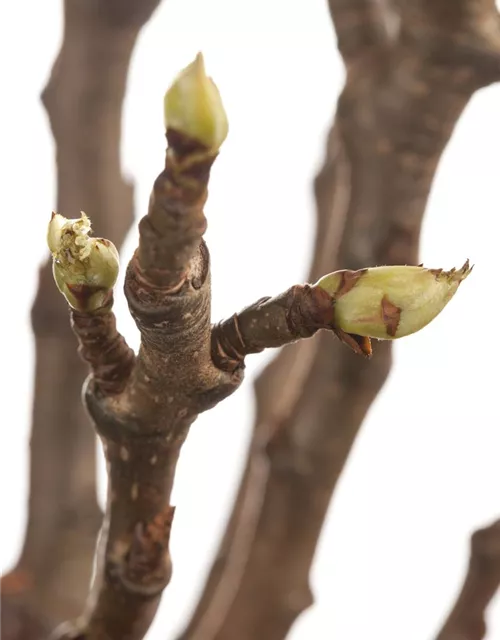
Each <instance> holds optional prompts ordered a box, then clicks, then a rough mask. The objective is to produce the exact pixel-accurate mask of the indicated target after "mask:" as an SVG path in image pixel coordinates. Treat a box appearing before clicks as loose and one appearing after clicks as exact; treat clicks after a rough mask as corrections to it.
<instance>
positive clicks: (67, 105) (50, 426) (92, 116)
mask: <svg viewBox="0 0 500 640" xmlns="http://www.w3.org/2000/svg"><path fill="white" fill-rule="evenodd" d="M158 3H159V0H145V1H140V2H139V1H137V0H126V1H122V2H118V1H117V0H66V1H65V3H64V12H65V14H64V16H65V23H64V38H63V42H62V46H61V50H60V52H59V55H58V57H57V60H56V62H55V64H54V67H53V70H52V75H51V77H50V80H49V82H48V85H47V87H46V89H45V90H44V92H43V96H42V100H43V103H44V106H45V108H46V110H47V113H48V116H49V120H50V124H51V127H52V132H53V135H54V140H55V145H56V160H57V185H58V186H57V208H58V210H59V211H60V212H61V213H63V214H65V215H67V216H69V217H76V216H78V215H79V212H80V210H81V209H83V210H85V211H86V212H87V213H88V214H89V215H90V216H91V218H92V220H93V221H94V223H95V230H96V231H97V232H98V234H99V235H103V236H106V237H112V238H113V239H114V241H115V244H117V246H120V245H121V243H122V241H123V240H124V238H125V235H126V233H127V231H128V229H129V227H130V225H131V223H132V221H133V190H132V186H131V185H130V184H128V183H126V182H125V181H124V179H123V177H122V174H121V168H120V138H121V112H122V104H123V98H124V94H125V88H126V80H127V72H128V68H129V63H130V57H131V54H132V50H133V48H134V45H135V42H136V39H137V35H138V33H139V31H140V29H141V27H142V26H143V24H144V23H145V22H146V21H147V20H148V19H149V17H150V16H151V14H152V12H153V11H154V9H155V8H156V6H157V5H158ZM49 213H50V212H49ZM32 323H33V331H34V334H35V349H36V369H35V388H34V398H35V400H34V407H33V424H32V433H31V463H30V497H29V515H28V526H27V531H26V537H25V542H24V547H23V551H22V554H21V557H20V559H19V562H18V564H17V567H16V568H15V569H14V570H13V572H11V574H9V575H7V576H6V578H5V579H4V581H3V582H2V604H3V607H2V632H3V638H4V639H5V640H14V639H15V638H23V639H27V640H31V639H35V638H37V637H41V634H42V635H43V630H44V629H47V628H53V626H54V625H55V624H57V623H58V622H61V621H62V620H64V619H66V618H67V617H72V616H74V615H77V614H78V613H79V612H80V611H81V608H82V606H83V603H84V600H85V596H86V593H87V590H88V584H89V581H90V575H91V569H92V559H93V556H94V550H95V541H96V535H97V531H98V529H99V527H100V525H101V520H102V515H101V512H100V509H99V507H98V505H97V501H96V468H95V447H96V442H95V435H94V432H93V430H92V428H91V426H90V424H89V419H88V416H87V415H86V412H85V410H84V408H83V406H82V403H81V387H82V382H83V380H84V377H85V371H86V367H85V365H84V364H83V362H82V361H81V360H80V358H79V357H78V354H77V351H76V345H75V338H74V336H73V334H72V332H71V330H70V326H69V321H68V311H67V306H66V304H65V303H64V300H63V298H62V297H61V296H60V294H59V292H58V291H57V289H56V288H55V286H54V283H53V278H52V268H51V264H50V263H49V262H47V263H46V264H45V265H44V266H43V267H42V268H41V270H40V280H39V288H38V293H37V296H36V300H35V303H34V305H33V309H32Z"/></svg>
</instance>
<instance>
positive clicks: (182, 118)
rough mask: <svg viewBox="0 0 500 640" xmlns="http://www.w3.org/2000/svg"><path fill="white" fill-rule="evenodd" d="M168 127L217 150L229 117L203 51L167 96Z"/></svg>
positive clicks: (165, 110) (223, 136) (225, 130)
mask: <svg viewBox="0 0 500 640" xmlns="http://www.w3.org/2000/svg"><path fill="white" fill-rule="evenodd" d="M164 115H165V127H166V128H167V129H174V130H176V131H178V132H179V133H183V134H184V135H186V136H188V137H190V138H193V139H194V140H196V141H198V142H200V143H201V144H203V145H205V146H206V147H208V148H209V149H210V150H211V151H214V152H215V151H218V150H219V148H220V146H221V145H222V143H223V142H224V140H225V139H226V136H227V132H228V126H229V125H228V121H227V115H226V111H225V109H224V105H223V104H222V99H221V97H220V93H219V90H218V89H217V86H216V85H215V83H214V81H213V80H212V78H209V77H208V76H207V74H206V72H205V63H204V60H203V55H202V54H201V53H198V55H197V56H196V58H195V59H194V61H193V62H191V64H189V65H188V66H187V67H186V68H185V69H183V70H182V71H181V72H180V73H179V75H178V76H177V78H176V79H175V80H174V82H173V84H172V86H171V87H170V89H169V90H168V91H167V92H166V94H165V98H164Z"/></svg>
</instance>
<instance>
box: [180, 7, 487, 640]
mask: <svg viewBox="0 0 500 640" xmlns="http://www.w3.org/2000/svg"><path fill="white" fill-rule="evenodd" d="M393 4H395V5H396V7H397V8H398V9H399V13H398V15H397V18H399V20H400V25H401V26H400V29H399V30H397V29H394V33H392V34H391V37H390V38H389V36H387V35H383V34H384V33H388V31H385V30H384V28H383V27H382V25H387V24H389V23H390V22H391V20H392V19H393V17H394V16H393V15H392V14H389V11H388V9H387V7H385V5H384V4H383V3H380V2H368V1H365V2H350V3H346V2H343V1H340V0H339V1H336V0H331V2H330V9H331V12H332V16H333V19H334V21H335V23H336V26H337V33H338V38H339V43H340V46H341V51H342V53H343V54H344V56H345V58H346V64H347V71H348V75H347V82H346V86H345V88H344V91H343V93H342V95H341V96H340V99H339V102H338V108H337V116H336V122H335V124H334V126H333V128H332V132H331V134H330V138H329V143H328V150H327V158H326V161H325V166H324V168H323V170H322V171H321V172H320V175H319V176H318V179H317V181H316V195H317V202H318V211H319V223H318V238H317V243H316V251H317V253H316V258H315V262H314V265H313V272H314V276H315V277H317V276H318V275H319V274H320V273H321V271H322V272H323V273H324V272H325V271H333V270H335V269H337V268H340V267H342V268H351V269H359V268H361V267H363V266H367V265H374V264H391V263H392V264H394V263H407V264H408V263H409V264H415V263H416V262H417V253H418V238H419V234H420V224H421V220H422V216H423V213H424V210H425V205H426V202H427V197H428V194H429V190H430V187H431V183H432V179H433V176H434V172H435V169H436V166H437V163H438V161H439V158H440V156H441V153H442V151H443V149H444V147H445V146H446V143H447V142H448V140H449V138H450V136H451V133H452V131H453V128H454V126H455V123H456V122H457V119H458V118H459V116H460V114H461V113H462V111H463V109H464V107H465V105H466V104H467V102H468V100H469V98H470V96H471V95H472V94H473V93H474V91H475V90H476V89H478V88H480V87H482V86H486V85H488V84H489V83H491V82H494V81H496V80H498V79H499V78H500V64H499V63H500V41H499V35H498V33H499V32H498V30H495V24H498V14H497V12H496V8H495V4H494V2H493V1H492V0H485V1H484V2H475V3H469V2H466V1H465V0H462V1H459V2H453V3H449V2H444V1H443V2H432V1H431V0H429V1H421V2H406V1H404V0H401V1H400V2H396V3H393ZM377 7H378V10H377ZM471 7H472V8H471ZM367 17H368V19H367ZM417 17H418V20H417ZM391 24H392V25H394V24H397V21H396V23H395V22H394V20H392V22H391ZM488 25H489V26H488ZM490 27H491V28H490ZM330 181H331V182H330ZM342 228H343V229H344V233H343V237H342V240H341V243H340V246H338V247H336V245H335V239H334V235H335V232H337V233H338V232H339V231H340V230H341V229H342ZM321 237H322V238H323V240H321ZM316 270H318V271H316ZM390 363H391V356H390V348H389V345H388V344H387V343H385V344H382V345H380V346H378V347H377V349H376V351H375V354H374V358H373V360H372V361H371V362H370V363H368V362H366V361H363V360H362V359H359V358H355V357H354V356H353V355H352V354H350V353H349V352H348V351H347V350H342V349H341V347H340V346H339V344H338V343H337V342H332V341H331V340H329V339H328V336H327V335H318V337H317V338H315V339H313V340H312V341H309V344H306V343H300V344H298V345H294V346H292V347H289V348H287V349H285V350H284V351H283V352H282V353H281V354H280V355H279V356H278V357H277V358H276V359H275V361H274V362H273V363H271V365H270V366H269V367H268V369H267V370H266V371H265V372H264V374H262V375H261V377H260V378H259V379H258V380H257V383H256V393H257V419H256V425H255V430H254V437H253V442H252V444H251V446H250V451H249V454H248V460H247V466H246V471H245V474H244V479H243V482H242V485H241V487H240V491H239V493H238V496H237V499H236V503H235V506H234V509H233V514H232V516H231V519H230V522H229V524H228V528H227V531H226V534H225V536H224V539H223V542H222V545H221V548H220V550H219V553H218V556H217V559H216V561H215V563H214V565H213V567H212V570H211V572H210V575H209V577H208V580H207V583H206V586H205V590H204V592H203V594H202V596H201V598H200V601H199V604H198V606H197V608H196V611H195V613H194V616H193V618H192V620H191V622H190V624H189V625H188V627H187V629H186V631H185V632H184V633H183V635H182V638H183V640H187V639H189V640H194V639H196V640H213V639H215V638H217V640H224V639H227V640H230V639H231V640H232V639H233V638H238V639H239V640H247V639H248V640H250V639H253V638H255V637H259V638H263V639H265V640H278V639H281V638H284V637H285V636H286V634H287V632H288V631H289V629H290V627H291V625H292V624H293V622H294V620H295V619H296V618H297V616H298V615H299V614H300V612H301V611H303V610H304V609H305V608H307V607H308V606H309V605H310V604H311V602H312V595H311V592H310V588H309V582H308V574H309V570H310V566H311V562H312V558H313V556H314V551H315V548H316V544H317V540H318V537H319V534H320V531H321V527H322V524H323V520H324V517H325V514H326V510H327V508H328V505H329V502H330V498H331V495H332V492H333V490H334V488H335V486H336V483H337V480H338V478H339V476H340V473H341V472H342V469H343V467H344V464H345V461H346V458H347V456H348V454H349V451H350V449H351V446H352V444H353V442H354V439H355V437H356V435H357V433H358V430H359V427H360V425H361V422H362V420H363V418H364V416H365V414H366V412H367V410H368V408H369V406H370V404H371V403H372V401H373V399H374V398H375V396H376V394H377V393H378V391H379V389H380V388H381V386H382V385H383V383H384V381H385V379H386V377H387V374H388V371H389V368H390ZM243 523H244V525H243Z"/></svg>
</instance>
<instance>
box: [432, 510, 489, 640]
mask: <svg viewBox="0 0 500 640" xmlns="http://www.w3.org/2000/svg"><path fill="white" fill-rule="evenodd" d="M470 546H471V553H470V561H469V568H468V570H467V575H466V577H465V581H464V584H463V587H462V590H461V592H460V594H459V596H458V598H457V601H456V603H455V606H454V607H453V609H452V611H451V612H450V615H449V616H448V619H447V620H446V622H445V624H444V626H443V628H442V629H441V631H440V633H439V635H438V636H437V639H436V640H482V638H484V637H485V635H486V622H485V613H486V609H487V607H488V605H489V603H490V601H491V599H492V598H493V596H494V595H495V593H496V591H497V589H498V587H499V586H500V520H497V521H496V522H493V523H492V524H491V525H490V526H489V527H486V528H484V529H479V530H478V531H476V532H475V533H474V534H473V535H472V538H471V545H470Z"/></svg>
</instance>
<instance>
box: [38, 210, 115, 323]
mask: <svg viewBox="0 0 500 640" xmlns="http://www.w3.org/2000/svg"><path fill="white" fill-rule="evenodd" d="M91 232H92V227H91V223H90V219H89V218H88V217H87V216H86V215H85V213H84V212H83V211H82V212H81V217H80V218H75V219H68V218H65V217H64V216H62V215H60V214H59V213H55V212H52V216H51V219H50V222H49V226H48V230H47V244H48V246H49V249H50V252H51V253H52V259H53V264H52V269H53V274H54V280H55V282H56V284H57V287H58V289H59V291H60V292H61V293H62V294H63V296H64V297H65V298H66V301H67V302H68V304H69V305H70V307H72V308H73V309H75V310H76V311H80V312H96V311H99V310H101V309H103V308H105V307H107V306H108V305H109V302H110V299H111V295H112V290H113V286H114V284H115V282H116V279H117V277H118V269H119V256H118V251H117V249H116V247H115V245H114V244H113V243H112V242H110V241H109V240H106V239H105V238H90V237H89V235H90V233H91Z"/></svg>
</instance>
